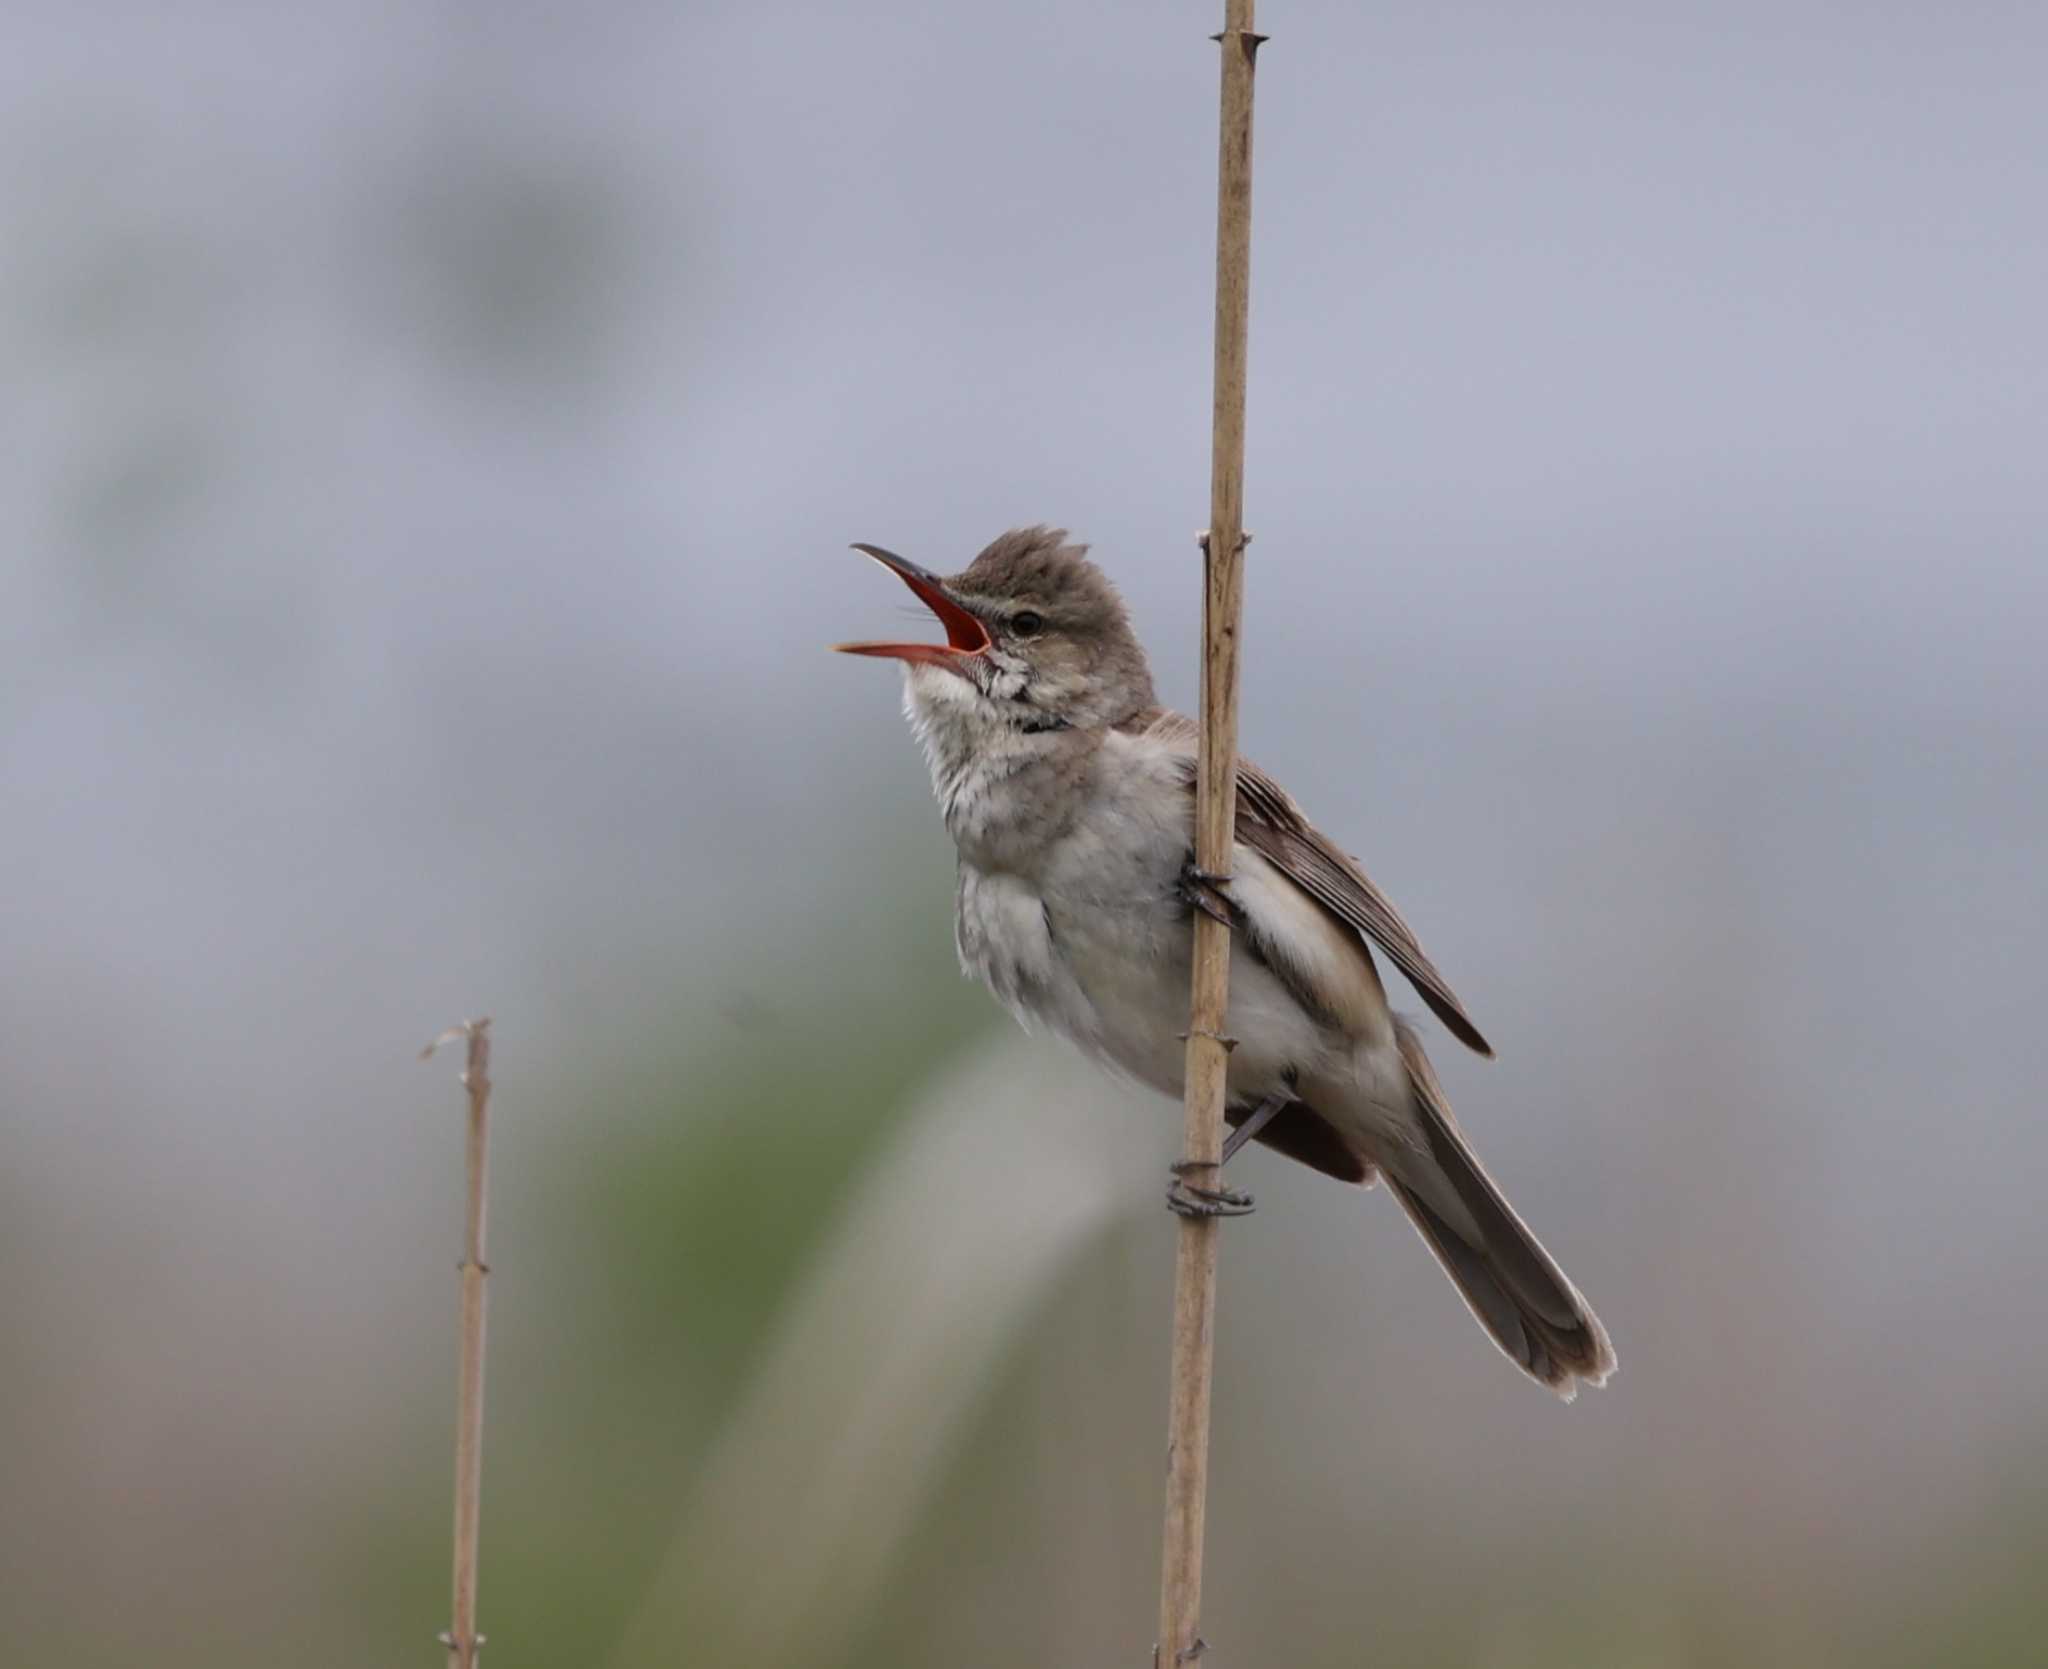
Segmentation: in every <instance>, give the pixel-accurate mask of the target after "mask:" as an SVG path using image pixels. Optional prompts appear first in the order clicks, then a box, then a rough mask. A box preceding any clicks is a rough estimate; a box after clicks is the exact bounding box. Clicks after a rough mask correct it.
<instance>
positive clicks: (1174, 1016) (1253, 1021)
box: [1050, 898, 1342, 1100]
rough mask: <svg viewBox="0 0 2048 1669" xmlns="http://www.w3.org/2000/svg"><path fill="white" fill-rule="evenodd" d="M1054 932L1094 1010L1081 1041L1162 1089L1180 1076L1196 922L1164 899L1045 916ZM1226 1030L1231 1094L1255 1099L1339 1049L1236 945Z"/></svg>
mask: <svg viewBox="0 0 2048 1669" xmlns="http://www.w3.org/2000/svg"><path fill="white" fill-rule="evenodd" d="M1050 919H1051V937H1052V942H1053V945H1054V947H1055V951H1056V954H1057V955H1058V957H1059V958H1060V960H1061V961H1062V962H1063V963H1064V964H1065V966H1066V968H1067V970H1068V972H1069V974H1070V976H1071V978H1072V981H1073V983H1074V986H1075V987H1076V989H1077V990H1078V991H1079V992H1080V994H1081V995H1082V997H1083V998H1084V999H1085V1001H1086V1003H1087V1006H1088V1010H1089V1012H1090V1015H1091V1017H1092V1022H1093V1027H1092V1036H1090V1037H1088V1038H1084V1039H1082V1040H1081V1041H1083V1042H1084V1044H1086V1045H1087V1046H1088V1047H1090V1048H1091V1049H1092V1050H1094V1051H1095V1052H1096V1053H1098V1054H1099V1055H1101V1056H1102V1057H1103V1058H1104V1059H1106V1060H1108V1061H1110V1062H1111V1063H1113V1064H1114V1065H1116V1066H1118V1067H1120V1068H1122V1069H1123V1070H1124V1071H1126V1072H1128V1073H1130V1074H1131V1076H1133V1077H1135V1078H1137V1079H1138V1080H1139V1081H1141V1082H1143V1083H1146V1084H1149V1085H1151V1086H1152V1087H1153V1088H1154V1089H1157V1090H1160V1091H1161V1092H1163V1093H1164V1094H1167V1095H1173V1096H1178V1095H1180V1094H1181V1092H1182V1088H1183V1085H1184V1083H1185V1069H1186V1062H1187V1029H1188V1007H1189V995H1190V991H1189V982H1190V977H1191V973H1192V963H1193V955H1194V930H1193V927H1192V925H1191V922H1190V919H1189V916H1188V912H1187V909H1186V906H1184V905H1182V904H1181V903H1180V902H1179V900H1178V899H1176V898H1161V899H1158V900H1156V901H1150V902H1148V903H1145V904H1141V905H1139V906H1136V907H1133V908H1128V909H1103V908H1097V909H1092V910H1086V911H1076V912H1073V913H1072V914H1071V916H1069V915H1067V914H1066V913H1063V912H1057V911H1056V912H1054V913H1053V914H1052V916H1051V918H1050ZM1224 1032H1225V1035H1227V1036H1229V1037H1233V1038H1235V1039H1237V1045H1236V1047H1235V1048H1234V1049H1233V1051H1232V1053H1231V1059H1230V1089H1231V1094H1232V1097H1233V1098H1234V1099H1238V1100H1257V1099H1261V1098H1263V1097H1264V1096H1266V1095H1268V1094H1271V1093H1274V1092H1276V1091H1279V1090H1281V1089H1283V1088H1285V1087H1286V1086H1287V1084H1288V1083H1289V1082H1290V1081H1291V1079H1292V1078H1293V1077H1294V1076H1295V1075H1296V1074H1302V1073H1312V1072H1316V1071H1319V1070H1321V1068H1322V1067H1323V1065H1324V1063H1325V1062H1327V1060H1328V1059H1329V1057H1330V1056H1331V1054H1332V1051H1333V1047H1334V1048H1336V1049H1338V1050H1341V1047H1342V1046H1341V1044H1340V1043H1338V1041H1337V1040H1335V1039H1332V1038H1330V1037H1328V1036H1326V1035H1325V1034H1324V1033H1323V1031H1322V1030H1321V1028H1320V1027H1319V1026H1318V1025H1317V1023H1316V1022H1315V1020H1314V1019H1312V1018H1311V1017H1310V1016H1309V1015H1308V1014H1306V1013H1305V1012H1303V1010H1302V1008H1301V1006H1300V1005H1299V1004H1298V1003H1297V1002H1296V1001H1295V1000H1294V998H1293V997H1292V996H1291V995H1290V994H1289V993H1288V992H1287V990H1286V989H1285V988H1284V987H1283V986H1282V985H1281V984H1280V982H1279V981H1278V980H1276V979H1275V978H1274V977H1273V975H1272V973H1271V972H1270V971H1269V970H1268V969H1266V968H1265V967H1264V966H1263V965H1262V964H1260V963H1259V962H1258V961H1257V960H1256V959H1254V958H1252V957H1251V956H1248V955H1247V954H1246V953H1245V952H1244V950H1243V948H1242V946H1241V945H1235V944H1234V947H1233V950H1232V954H1231V958H1230V1001H1229V1008H1228V1016H1227V1018H1226V1020H1225V1022H1224Z"/></svg>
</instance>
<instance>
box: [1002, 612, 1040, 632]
mask: <svg viewBox="0 0 2048 1669" xmlns="http://www.w3.org/2000/svg"><path fill="white" fill-rule="evenodd" d="M1044 629H1045V617H1044V616H1043V615H1041V614H1035V613H1033V612H1032V611H1031V610H1030V609H1025V610H1023V611H1022V612H1020V613H1017V614H1013V615H1011V616H1010V631H1011V632H1012V634H1014V635H1015V636H1017V637H1036V636H1038V634H1039V633H1040V632H1041V631H1043V630H1044Z"/></svg>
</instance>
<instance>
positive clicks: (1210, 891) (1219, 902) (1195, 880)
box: [1174, 852, 1236, 927]
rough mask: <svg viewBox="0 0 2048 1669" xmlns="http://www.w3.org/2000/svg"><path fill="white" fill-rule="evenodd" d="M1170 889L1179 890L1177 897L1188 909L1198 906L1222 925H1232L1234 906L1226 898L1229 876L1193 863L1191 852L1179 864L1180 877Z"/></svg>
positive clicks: (1233, 922) (1234, 921)
mask: <svg viewBox="0 0 2048 1669" xmlns="http://www.w3.org/2000/svg"><path fill="white" fill-rule="evenodd" d="M1174 890H1175V891H1176V892H1178V893H1179V894H1180V901H1181V902H1182V903H1183V904H1185V905H1187V906H1188V907H1189V908H1190V909H1194V910H1200V911H1201V912H1202V914H1203V915H1205V916H1207V917H1208V918H1209V919H1210V920H1211V921H1219V922H1221V923H1222V924H1223V925H1224V926H1225V927H1233V926H1235V925H1236V906H1235V905H1234V904H1232V902H1231V898H1230V877H1229V876H1228V875H1211V874H1210V873H1209V872H1208V871H1207V870H1206V869H1201V868H1198V867H1197V866H1196V863H1195V857H1194V854H1193V853H1192V852H1190V853H1189V854H1188V859H1187V862H1186V863H1184V864H1182V865H1181V866H1180V879H1179V881H1178V882H1177V883H1176V884H1175V888H1174Z"/></svg>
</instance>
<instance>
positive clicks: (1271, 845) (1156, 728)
mask: <svg viewBox="0 0 2048 1669" xmlns="http://www.w3.org/2000/svg"><path fill="white" fill-rule="evenodd" d="M1146 728H1147V730H1148V731H1149V733H1150V734H1151V735H1152V736H1154V737H1156V738H1158V739H1159V740H1161V741H1166V742H1171V743H1173V744H1175V745H1176V746H1184V747H1185V749H1186V750H1187V764H1186V770H1187V778H1188V785H1189V791H1190V793H1192V792H1193V787H1194V780H1195V755H1194V751H1193V750H1194V747H1195V743H1196V740H1197V732H1196V729H1195V724H1194V721H1193V720H1192V719H1189V718H1186V717H1183V716H1182V715H1181V714H1179V713H1170V712H1160V713H1158V714H1157V715H1155V716H1153V717H1152V719H1151V722H1150V724H1149V725H1148V726H1147V727H1146ZM1237 838H1238V839H1239V840H1241V841H1243V842H1244V844H1245V845H1247V846H1249V847H1251V848H1252V849H1253V850H1254V851H1256V852H1258V853H1260V854H1261V855H1262V856H1264V857H1265V858H1266V860H1267V861H1268V862H1269V863H1271V864H1272V865H1273V866H1274V868H1276V869H1278V870H1279V871H1280V872H1281V873H1282V874H1283V875H1285V876H1286V877H1287V878H1288V880H1290V881H1292V882H1293V883H1294V884H1295V885H1296V886H1297V887H1299V888H1300V889H1301V890H1302V891H1303V892H1305V893H1306V894H1308V896H1309V897H1310V898H1312V899H1314V900H1315V901H1316V902H1317V903H1318V904H1320V905H1321V906H1322V907H1323V908H1324V909H1325V910H1327V911H1328V912H1329V913H1330V914H1331V915H1333V916H1335V917H1336V918H1337V919H1338V920H1339V921H1341V922H1344V923H1346V924H1347V925H1349V926H1351V927H1353V928H1355V929H1357V930H1358V931H1359V932H1361V933H1363V934H1364V935H1365V936H1366V937H1367V938H1368V939H1370V940H1371V941H1372V942H1373V943H1374V944H1376V945H1378V946H1379V947H1380V949H1381V950H1383V951H1385V952H1386V953H1387V956H1388V957H1389V958H1390V959H1391V960H1392V962H1393V964H1394V966H1395V967H1397V968H1399V969H1400V970H1401V972H1402V973H1403V974H1405V975H1406V976H1407V978H1408V981H1409V983H1410V984H1412V985H1413V986H1414V987H1415V989H1416V991H1417V993H1418V994H1419V995H1420V996H1421V998H1422V1000H1423V1001H1424V1002H1425V1003H1427V1004H1428V1005H1429V1008H1430V1012H1431V1013H1433V1014H1434V1015H1435V1016H1436V1017H1437V1018H1438V1019H1439V1020H1441V1021H1442V1022H1443V1023H1444V1025H1445V1026H1446V1027H1447V1028H1449V1030H1450V1032H1451V1035H1452V1036H1454V1037H1455V1038H1457V1040H1458V1041H1459V1042H1460V1043H1463V1044H1464V1045H1465V1046H1466V1047H1467V1048H1470V1049H1475V1050H1477V1051H1478V1052H1479V1053H1480V1054H1482V1055H1487V1056H1491V1055H1492V1054H1493V1046H1492V1045H1491V1044H1489V1043H1488V1042H1487V1041H1486V1039H1485V1038H1484V1037H1483V1036H1481V1035H1480V1031H1479V1028H1478V1027H1477V1026H1475V1025H1474V1024H1473V1023H1472V1019H1471V1016H1470V1015H1468V1014H1467V1013H1466V1012H1465V1009H1464V1005H1463V1004H1462V1003H1460V1002H1459V1001H1458V999H1457V996H1456V994H1455V993H1454V992H1453V991H1452V990H1451V987H1450V983H1449V982H1448V981H1447V980H1446V979H1445V978H1444V976H1443V975H1442V974H1440V973H1438V972H1437V970H1436V964H1435V963H1433V962H1432V961H1430V959H1429V958H1428V957H1427V956H1425V955H1424V954H1423V952H1422V946H1421V945H1420V944H1418V943H1417V942H1416V938H1415V933H1414V930H1413V929H1412V928H1410V927H1409V925H1408V924H1407V923H1406V922H1405V921H1403V920H1402V919H1401V913H1400V912H1399V911H1398V910H1396V909H1395V908H1394V906H1393V905H1392V904H1390V903H1388V902H1387V898H1386V895H1385V894H1384V893H1382V892H1381V891H1380V889H1379V888H1378V887H1376V886H1374V885H1373V884H1372V883H1371V882H1370V881H1368V880H1367V879H1366V878H1365V871H1363V870H1362V869H1360V868H1359V867H1358V865H1357V863H1356V862H1355V861H1354V860H1353V859H1352V858H1351V857H1350V856H1348V855H1347V854H1346V853H1344V852H1342V851H1340V850H1339V849H1338V848H1337V847H1336V846H1334V845H1332V844H1331V843H1330V841H1329V839H1328V837H1326V836H1325V835H1324V834H1323V833H1322V832H1321V831H1320V830H1318V829H1317V828H1316V826H1315V825H1314V824H1313V823H1311V822H1310V821H1309V820H1308V818H1307V816H1306V815H1305V814H1304V813H1303V811H1302V809H1301V807H1300V806H1298V805H1296V804H1295V803H1294V797H1293V796H1292V795H1291V794H1289V793H1288V792H1287V790H1286V789H1284V788H1282V787H1281V786H1280V785H1279V784H1278V783H1277V782H1275V781H1274V780H1273V779H1272V778H1271V777H1269V776H1267V775H1266V773H1265V772H1264V771H1262V770H1260V769H1259V768H1258V767H1257V766H1256V765H1253V764H1251V763H1250V762H1249V761H1248V760H1244V759H1240V760H1238V762H1237Z"/></svg>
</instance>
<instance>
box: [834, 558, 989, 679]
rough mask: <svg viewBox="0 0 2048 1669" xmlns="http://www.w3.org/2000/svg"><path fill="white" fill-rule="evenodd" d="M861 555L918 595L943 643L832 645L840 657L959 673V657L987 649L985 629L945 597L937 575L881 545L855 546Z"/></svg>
mask: <svg viewBox="0 0 2048 1669" xmlns="http://www.w3.org/2000/svg"><path fill="white" fill-rule="evenodd" d="M853 548H854V549H855V550H857V551H859V552H860V553H861V555H863V556H871V557H873V558H874V559H875V560H876V561H877V562H879V563H881V565H882V566H883V567H884V568H887V569H888V570H889V571H890V572H891V573H892V574H894V575H895V576H896V577H897V578H898V579H900V580H901V581H902V582H903V583H904V584H905V585H907V586H909V587H910V589H911V590H912V591H913V592H915V593H916V594H917V600H918V601H919V602H921V603H923V604H924V606H925V607H926V608H928V609H930V610H931V611H932V613H933V614H935V615H937V616H938V617H939V624H940V625H941V626H943V627H945V628H946V641H945V642H944V643H835V644H834V645H833V646H832V647H833V648H835V649H837V650H838V651H839V653H840V654H842V655H886V656H890V657H893V658H894V659H896V660H899V661H929V662H931V663H932V665H934V666H943V667H948V668H950V669H952V670H954V671H959V670H962V669H961V667H960V661H961V659H962V657H964V656H969V655H979V654H981V653H982V652H983V651H985V650H986V649H987V648H988V647H989V635H988V629H987V628H986V627H985V626H983V625H982V623H981V622H980V621H979V620H977V619H975V618H974V616H973V615H971V614H969V613H968V612H967V610H965V609H964V608H962V607H961V606H960V605H959V604H958V603H956V602H954V601H953V599H952V598H951V597H949V596H947V595H946V587H945V584H944V582H943V581H942V580H940V578H939V576H938V575H937V574H934V573H932V572H931V571H930V570H928V569H925V568H920V567H919V566H918V565H917V564H916V563H915V562H911V561H908V560H907V559H905V558H903V557H900V556H898V555H897V554H896V553H895V552H894V551H885V550H883V549H882V547H881V546H880V545H855V546H854V547H853Z"/></svg>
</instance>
